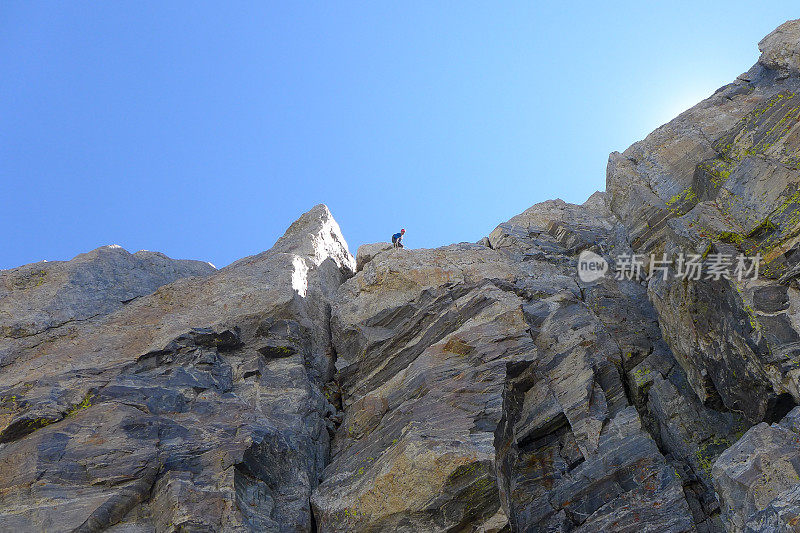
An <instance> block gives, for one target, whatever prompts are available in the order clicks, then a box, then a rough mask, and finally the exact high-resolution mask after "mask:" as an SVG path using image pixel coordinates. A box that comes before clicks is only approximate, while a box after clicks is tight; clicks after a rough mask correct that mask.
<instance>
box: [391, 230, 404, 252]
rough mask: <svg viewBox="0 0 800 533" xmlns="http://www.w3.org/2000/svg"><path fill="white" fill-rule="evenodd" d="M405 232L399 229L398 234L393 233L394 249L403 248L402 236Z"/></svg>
mask: <svg viewBox="0 0 800 533" xmlns="http://www.w3.org/2000/svg"><path fill="white" fill-rule="evenodd" d="M405 232H406V230H405V229H401V230H400V233H395V234H394V235H392V244H393V245H394V247H395V248H402V247H403V242H402V241H403V234H404V233H405Z"/></svg>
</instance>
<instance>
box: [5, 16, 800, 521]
mask: <svg viewBox="0 0 800 533" xmlns="http://www.w3.org/2000/svg"><path fill="white" fill-rule="evenodd" d="M759 48H760V50H761V52H762V55H761V58H760V59H759V62H758V63H757V64H756V65H755V66H754V67H753V68H752V69H750V70H749V71H748V72H747V73H745V74H743V75H742V76H740V77H739V78H738V79H737V80H735V81H734V82H733V83H732V84H730V85H727V86H725V87H723V88H721V89H720V90H718V91H717V92H716V93H715V94H714V95H712V96H711V97H709V98H708V99H707V100H705V101H703V102H701V103H700V104H698V105H697V106H695V107H693V108H692V109H690V110H688V111H686V112H685V113H683V114H681V115H680V116H679V117H677V118H676V119H675V120H673V121H671V122H670V123H668V124H665V125H664V126H662V127H661V128H659V129H658V130H656V131H655V132H653V133H652V134H650V135H649V136H648V137H647V138H646V139H644V140H643V141H640V142H638V143H636V144H634V145H633V146H631V147H630V148H628V149H627V150H626V151H625V152H624V153H613V154H611V156H610V158H609V164H608V169H607V192H605V193H596V194H594V195H593V196H592V197H591V198H589V200H587V202H586V203H584V204H583V205H572V204H567V203H565V202H563V201H561V200H554V201H548V202H544V203H541V204H537V205H535V206H533V207H531V208H530V209H528V210H527V211H525V212H524V213H521V214H519V215H517V216H515V217H513V218H512V219H511V220H509V221H508V222H505V223H502V224H500V225H499V226H497V228H495V229H494V230H493V231H492V232H490V233H489V235H488V236H487V237H485V238H483V239H481V241H480V242H479V243H478V244H467V243H462V244H454V245H450V246H445V247H442V248H437V249H431V250H409V249H393V248H391V245H388V244H387V243H377V244H371V245H365V246H362V247H361V248H360V249H359V250H358V253H357V262H356V260H354V258H353V257H352V256H351V255H350V253H349V252H348V250H347V246H346V243H345V242H344V239H343V238H342V235H341V233H340V231H339V228H338V226H337V225H336V223H335V221H334V220H333V218H332V217H331V215H330V213H329V212H328V210H327V208H325V207H324V206H317V207H315V208H313V209H312V210H311V211H309V212H308V213H306V214H304V215H303V216H302V217H301V218H300V219H299V220H298V221H296V222H295V223H294V224H292V226H291V227H290V228H289V230H288V231H287V232H286V234H285V235H284V236H283V237H282V238H281V239H279V240H278V242H277V243H276V244H275V246H274V247H273V248H272V249H271V250H269V251H267V252H264V253H262V254H259V255H256V256H253V257H249V258H246V259H243V260H240V261H237V262H236V263H234V264H232V265H230V266H228V267H226V268H223V269H221V270H219V271H214V270H213V268H211V267H210V266H208V265H206V264H203V263H198V262H178V261H172V260H170V259H168V258H166V257H164V256H161V255H158V254H149V253H142V252H140V253H137V254H133V255H131V254H128V253H127V252H125V251H124V250H121V249H118V248H102V249H99V250H96V251H94V252H91V253H90V254H86V255H84V256H79V257H77V258H76V259H74V260H73V261H70V262H66V263H37V264H35V265H27V266H24V267H20V268H19V269H15V270H11V271H5V272H3V273H2V274H0V280H2V283H0V291H3V292H0V326H2V338H1V339H0V402H1V403H0V406H1V410H0V473H2V475H0V530H3V531H5V530H9V531H28V530H30V531H101V530H109V531H118V532H123V531H124V532H145V531H147V532H150V531H159V532H160V531H297V532H303V531H320V532H351V531H355V532H359V531H361V532H373V531H385V532H420V531H431V532H433V531H437V532H438V531H450V532H460V531H463V532H500V531H530V532H537V531H547V532H565V533H566V532H594V531H629V532H637V533H638V532H642V531H647V532H664V531H666V532H684V531H700V532H718V531H733V532H745V531H746V532H756V531H758V532H772V531H798V530H800V407H796V405H797V404H798V403H800V287H798V278H800V251H799V250H800V186H799V185H800V153H799V152H798V148H800V95H798V91H800V21H790V22H787V23H786V24H784V25H782V26H781V27H780V28H778V29H777V30H776V31H775V32H773V33H772V34H770V35H769V36H767V37H766V38H765V39H764V40H763V41H762V42H761V43H760V44H759ZM585 251H591V252H593V253H594V254H597V255H598V256H601V257H603V258H605V259H606V260H607V261H608V262H609V263H610V264H611V272H609V274H607V275H606V276H605V277H602V278H600V279H599V280H597V281H593V282H584V281H581V279H580V278H579V277H578V276H577V260H578V257H579V255H580V254H581V253H582V252H585ZM681 253H683V254H689V253H696V254H698V255H699V256H701V257H703V258H705V260H706V261H709V258H710V257H713V256H714V255H715V254H719V253H725V254H731V255H736V254H740V253H741V254H747V255H754V254H760V255H761V256H762V257H763V261H762V267H761V271H760V274H761V275H760V278H759V279H758V280H755V279H742V280H739V279H737V278H736V276H735V275H734V276H731V277H730V279H727V278H724V277H723V278H720V279H708V278H706V277H701V278H699V279H679V278H677V277H675V275H674V274H675V271H674V270H675V268H677V267H678V266H679V259H678V258H679V257H680V255H679V254H681ZM623 254H640V255H641V256H642V257H643V258H645V268H644V269H643V272H642V274H641V275H639V276H634V277H633V279H616V277H615V276H613V271H614V268H615V267H618V266H620V264H621V263H620V261H619V257H620V256H621V255H623ZM651 254H653V256H654V257H655V258H656V259H663V260H665V264H668V265H670V268H671V269H673V271H672V275H670V276H667V277H666V278H663V277H661V276H660V275H657V276H653V277H649V276H647V265H648V264H649V263H650V260H649V256H650V255H651Z"/></svg>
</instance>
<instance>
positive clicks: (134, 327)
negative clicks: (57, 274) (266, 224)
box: [0, 206, 355, 531]
mask: <svg viewBox="0 0 800 533" xmlns="http://www.w3.org/2000/svg"><path fill="white" fill-rule="evenodd" d="M103 253H106V252H103ZM101 255H102V254H101ZM82 260H83V258H80V257H79V258H78V259H77V260H76V261H78V262H80V261H82ZM79 266H80V265H69V267H68V268H66V269H65V270H66V271H68V272H69V271H74V270H76V269H78V268H79ZM101 267H102V268H105V269H107V272H106V273H103V272H100V273H97V272H96V271H95V272H96V273H97V276H96V277H97V278H101V277H102V276H107V277H108V278H109V279H122V280H124V279H128V278H129V277H131V274H130V272H129V271H126V270H125V269H126V268H127V269H129V270H132V269H133V268H132V267H130V266H129V265H128V264H126V263H125V262H121V261H118V262H111V263H106V262H102V263H101ZM135 268H139V269H140V267H138V266H135ZM354 268H355V261H354V260H353V258H352V256H350V254H349V252H348V251H347V245H346V243H345V241H344V239H343V238H342V236H341V232H340V230H339V227H338V225H337V224H336V222H335V221H334V220H333V218H332V217H331V215H330V213H329V212H328V210H327V208H326V207H325V206H317V207H315V208H314V209H312V210H311V211H309V212H308V213H306V214H305V215H303V216H302V217H301V218H300V219H299V220H298V221H297V222H295V223H294V224H292V226H291V227H290V228H289V230H288V231H287V232H286V234H285V235H284V236H283V237H281V239H279V240H278V242H277V243H276V244H275V246H274V247H273V248H272V249H271V250H269V251H267V252H264V253H262V254H260V255H257V256H253V257H249V258H247V259H243V260H241V261H238V262H236V263H234V264H232V265H230V266H228V267H226V268H223V269H222V270H220V271H218V272H216V273H214V274H211V275H209V276H206V277H189V278H184V279H180V280H178V281H175V282H173V283H170V284H167V285H163V286H161V287H160V288H158V289H157V290H155V291H154V292H152V289H151V292H150V294H146V295H142V296H140V297H138V298H136V299H134V300H133V301H130V302H129V303H127V304H125V305H124V306H121V307H119V308H118V309H117V310H116V311H113V312H110V313H107V314H99V315H98V316H94V317H92V318H84V319H82V320H80V321H76V320H73V321H67V322H65V323H61V324H60V325H57V326H55V327H49V329H46V330H43V331H41V332H40V333H38V334H34V335H27V336H11V337H8V336H7V337H5V338H4V339H3V341H2V350H3V354H4V359H3V368H2V372H1V373H0V397H2V415H1V416H0V442H2V443H3V444H2V445H0V446H2V447H0V464H2V465H3V476H2V480H1V481H0V494H2V495H3V497H2V499H0V530H4V531H73V530H76V531H99V530H103V529H106V528H109V527H112V526H113V527H114V528H116V529H118V530H120V531H122V530H124V531H154V530H155V531H173V530H181V531H183V530H187V531H188V530H191V531H199V530H223V529H225V530H243V531H264V530H272V531H309V530H311V528H312V517H311V513H310V506H309V498H310V495H311V489H312V488H313V487H314V486H315V485H316V484H317V482H318V481H319V477H320V475H321V473H322V470H323V467H324V465H325V461H326V458H327V455H328V447H329V440H330V435H329V431H330V429H331V428H332V427H333V422H332V421H331V418H330V415H331V414H332V413H334V412H335V410H334V409H333V407H332V406H331V405H330V403H329V402H328V401H327V400H326V399H325V396H324V393H323V391H322V385H323V384H324V383H325V382H327V381H328V380H329V378H330V377H331V375H332V371H333V351H332V348H331V343H330V330H329V320H328V316H329V313H330V304H329V301H330V299H331V298H332V296H333V295H334V294H335V291H336V289H337V287H338V285H339V284H340V283H341V282H342V281H343V280H344V279H345V278H346V277H347V276H349V275H351V273H352V270H353V269H354ZM134 272H135V270H134ZM9 274H10V276H9V277H11V279H16V278H15V277H14V276H15V275H16V274H15V271H11V272H10V273H9ZM44 279H45V281H44V282H43V285H45V284H47V283H48V276H44ZM154 279H157V278H156V277H155V276H154ZM156 286H157V285H156ZM152 288H155V287H152ZM19 290H21V291H25V290H33V291H37V292H36V293H35V294H36V295H38V294H39V293H41V292H45V291H44V290H41V288H40V287H32V288H31V289H25V288H21V289H19ZM59 290H61V289H60V287H55V288H54V289H52V290H51V291H50V292H51V293H56V294H58V291H59ZM140 292H146V289H144V288H141V291H140ZM35 297H37V298H38V296H35ZM96 298H98V300H100V301H102V300H103V299H108V300H117V299H118V294H117V289H116V288H113V289H112V290H110V291H108V294H106V295H100V296H97V297H96ZM109 307H110V306H109ZM56 309H58V307H56ZM71 312H72V313H73V314H74V315H76V316H80V313H81V312H82V311H81V308H78V309H77V310H74V311H71ZM14 318H16V317H14Z"/></svg>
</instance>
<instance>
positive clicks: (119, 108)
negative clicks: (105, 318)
mask: <svg viewBox="0 0 800 533" xmlns="http://www.w3.org/2000/svg"><path fill="white" fill-rule="evenodd" d="M792 8H794V9H792ZM797 17H800V9H799V8H798V5H797V2H796V0H794V1H792V2H789V1H773V2H770V4H769V8H768V9H767V8H764V6H759V7H757V6H755V5H754V4H753V3H752V2H745V1H730V0H726V1H724V2H723V1H720V2H711V1H709V2H696V1H692V2H675V1H672V2H658V3H656V2H642V1H641V0H637V1H631V2H595V1H593V2H570V3H569V4H567V3H563V2H520V3H516V2H515V3H505V2H499V3H498V2H483V3H472V2H427V1H426V2H358V3H350V2H319V3H316V2H314V3H311V2H302V3H300V2H261V1H259V2H217V3H211V2H166V1H157V2H55V1H54V2H28V1H24V2H11V1H4V2H2V3H0V183H1V184H2V195H0V223H1V224H2V228H3V231H2V234H3V238H2V243H1V244H0V268H10V267H14V266H17V265H20V264H23V263H29V262H33V261H38V260H41V259H48V260H55V259H69V258H71V257H73V256H74V255H76V254H78V253H81V252H84V251H87V250H90V249H93V248H95V247H97V246H100V245H103V244H112V243H113V244H120V245H122V246H123V247H125V248H126V249H128V250H130V251H136V250H139V249H148V250H158V251H162V252H164V253H166V254H167V255H169V256H171V257H176V258H194V259H203V260H207V261H211V262H212V263H214V264H216V265H217V266H224V265H226V264H228V263H230V262H231V261H233V260H235V259H237V258H240V257H242V256H245V255H249V254H252V253H256V252H259V251H262V250H264V249H267V248H269V247H270V246H272V244H273V243H274V241H275V239H276V238H277V237H279V236H280V235H281V234H282V233H283V231H284V230H285V229H286V227H287V226H288V225H289V224H290V223H291V222H292V221H293V220H294V219H295V218H296V217H297V216H298V215H299V214H301V213H302V212H304V211H306V210H307V209H309V208H310V207H312V206H313V205H315V204H317V203H320V202H324V203H326V204H328V206H329V207H330V208H331V210H332V211H333V214H334V216H335V217H336V219H337V220H338V221H339V224H340V225H341V226H342V229H343V231H344V233H345V237H346V238H347V240H348V242H349V244H350V248H351V251H353V252H354V253H355V250H356V247H357V246H358V245H359V244H362V243H364V242H374V241H379V240H386V239H388V237H389V236H390V235H391V234H392V233H394V232H395V231H398V230H399V229H400V227H405V228H406V229H407V230H408V233H407V236H406V241H407V244H408V245H409V246H411V247H433V246H440V245H444V244H449V243H452V242H459V241H476V240H478V239H480V238H481V237H482V236H484V235H486V234H487V233H489V232H490V231H491V230H492V229H493V228H494V227H495V226H496V225H497V224H498V223H499V222H502V221H504V220H507V219H509V218H510V217H511V216H513V215H515V214H516V213H518V212H520V211H523V210H524V209H526V208H527V207H529V206H531V205H532V204H534V203H536V202H539V201H542V200H546V199H549V198H556V197H560V198H563V199H565V200H567V201H571V202H582V201H583V200H584V199H585V198H586V197H587V196H589V195H590V194H591V193H592V192H593V191H595V190H598V189H600V190H602V189H604V188H605V167H606V161H607V158H608V154H609V152H611V151H613V150H624V149H625V148H626V147H627V146H628V145H630V144H631V143H632V142H634V141H636V140H638V139H640V138H642V137H644V136H645V135H646V134H647V133H648V132H650V131H651V130H652V129H654V128H655V127H657V126H658V125H660V124H662V123H664V122H666V121H667V120H669V119H670V118H671V117H672V116H674V115H676V114H677V113H678V112H679V111H681V110H683V109H685V108H687V107H690V105H691V104H693V103H694V102H696V101H699V100H700V99H702V98H704V97H706V96H708V95H709V94H711V93H712V92H713V91H714V90H715V89H716V88H717V87H719V86H721V85H724V84H726V83H728V82H730V81H732V80H733V79H734V78H735V77H736V76H737V75H738V74H740V73H741V72H744V71H745V70H747V69H748V68H749V67H750V66H751V65H752V64H753V63H754V62H755V61H756V59H757V58H758V50H757V46H756V45H757V43H758V41H759V40H760V39H761V38H762V37H763V36H764V35H766V34H767V33H768V32H770V31H772V29H774V28H775V27H776V26H778V24H780V23H781V22H783V21H785V20H787V19H791V18H797Z"/></svg>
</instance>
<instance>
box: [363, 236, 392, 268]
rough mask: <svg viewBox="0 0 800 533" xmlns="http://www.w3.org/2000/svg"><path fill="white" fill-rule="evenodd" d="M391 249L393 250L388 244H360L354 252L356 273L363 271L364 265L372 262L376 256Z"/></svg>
mask: <svg viewBox="0 0 800 533" xmlns="http://www.w3.org/2000/svg"><path fill="white" fill-rule="evenodd" d="M392 248H394V246H392V244H391V243H388V242H375V243H372V244H362V245H361V246H359V247H358V251H357V252H356V272H361V271H362V270H363V269H364V265H366V264H367V263H369V262H370V261H372V259H373V258H374V257H375V256H376V255H378V254H379V253H381V252H385V251H386V250H391V249H392Z"/></svg>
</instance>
